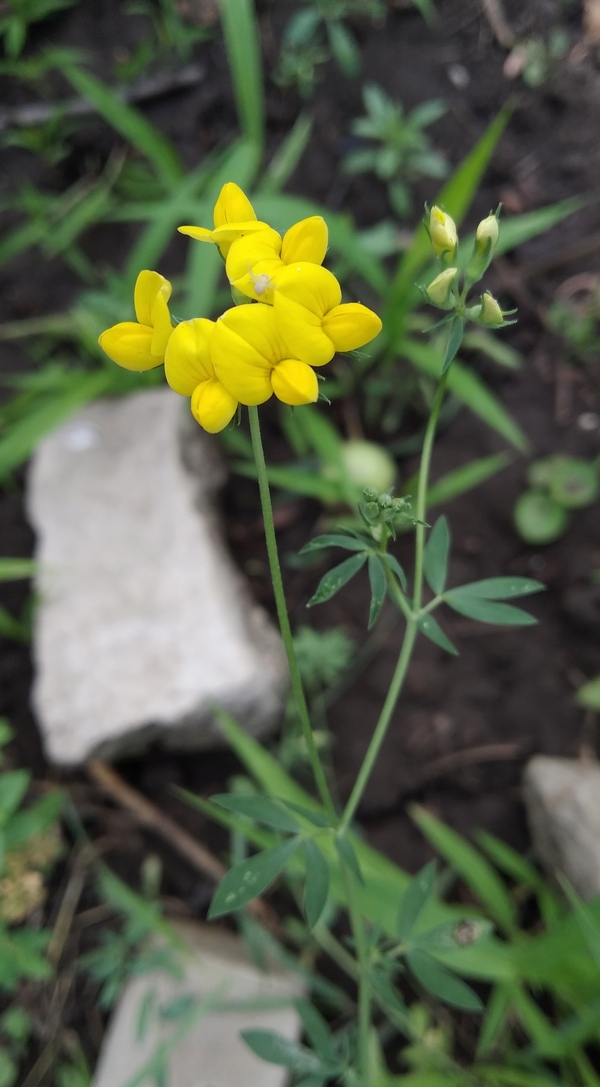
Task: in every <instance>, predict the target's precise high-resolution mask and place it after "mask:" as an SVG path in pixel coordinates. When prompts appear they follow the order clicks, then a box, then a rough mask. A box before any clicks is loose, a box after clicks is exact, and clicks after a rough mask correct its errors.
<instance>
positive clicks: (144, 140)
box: [62, 65, 183, 187]
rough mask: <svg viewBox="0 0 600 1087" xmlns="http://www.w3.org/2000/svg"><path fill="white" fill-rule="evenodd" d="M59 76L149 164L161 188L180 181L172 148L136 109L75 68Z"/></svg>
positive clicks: (180, 171)
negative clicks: (161, 182) (144, 157)
mask: <svg viewBox="0 0 600 1087" xmlns="http://www.w3.org/2000/svg"><path fill="white" fill-rule="evenodd" d="M62 74H63V75H64V76H66V78H67V79H68V80H69V83H71V84H72V85H73V87H74V88H75V90H76V91H77V93H78V94H80V95H81V96H82V98H87V100H88V102H91V104H92V105H93V107H94V109H95V110H97V112H98V113H99V114H100V116H101V117H103V118H104V120H105V121H106V122H107V124H109V125H110V126H111V127H112V128H114V129H115V131H116V132H119V133H120V135H121V136H124V137H125V139H126V140H128V141H129V142H130V143H131V144H133V146H134V147H135V148H136V150H137V151H139V152H140V153H141V154H142V155H145V156H146V158H148V159H149V160H150V162H152V164H153V166H154V168H155V170H156V173H157V176H158V177H159V178H160V179H161V181H163V182H164V184H165V186H167V187H168V186H169V185H173V184H176V183H177V182H178V181H179V180H180V178H181V176H182V174H183V167H182V165H181V162H180V160H179V156H178V155H177V152H176V151H175V148H174V147H173V145H172V144H171V143H169V141H168V140H167V139H165V137H164V136H163V135H162V133H161V132H159V131H158V129H156V128H154V126H153V125H151V124H150V122H149V121H147V120H146V118H145V117H144V116H143V114H141V113H140V112H139V110H137V109H135V108H134V107H133V106H130V105H129V104H128V103H127V102H124V101H123V100H122V99H121V98H119V96H118V95H117V94H116V93H115V91H113V90H112V89H111V88H110V87H107V86H105V84H104V83H101V82H100V80H98V79H96V77H95V76H93V75H92V74H91V73H90V72H86V71H85V70H84V69H83V68H80V67H79V66H77V65H67V66H65V67H64V68H63V69H62Z"/></svg>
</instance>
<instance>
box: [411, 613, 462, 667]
mask: <svg viewBox="0 0 600 1087" xmlns="http://www.w3.org/2000/svg"><path fill="white" fill-rule="evenodd" d="M417 626H418V628H419V630H420V631H421V634H424V635H425V637H426V638H429V641H430V642H433V643H434V645H437V646H439V647H440V649H445V650H446V653H452V654H453V655H454V656H455V657H457V656H458V649H457V648H456V646H455V645H452V642H451V641H450V639H449V638H448V637H447V635H446V634H444V631H443V630H442V628H441V626H440V625H439V623H438V621H437V619H434V618H433V615H422V616H421V618H420V619H419V621H418V623H417Z"/></svg>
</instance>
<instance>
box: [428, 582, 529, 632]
mask: <svg viewBox="0 0 600 1087" xmlns="http://www.w3.org/2000/svg"><path fill="white" fill-rule="evenodd" d="M444 601H445V603H446V604H448V605H449V606H450V607H451V608H453V609H454V611H457V612H458V613H459V615H466V617H467V618H468V619H475V620H477V621H478V622H480V623H497V624H498V625H500V626H503V625H507V626H517V627H529V626H534V625H535V624H536V623H537V619H536V618H535V616H533V615H530V614H529V613H528V612H526V611H522V610H521V608H514V607H513V605H512V604H497V603H496V602H495V601H492V600H482V599H481V598H480V597H477V596H473V595H472V594H471V593H462V592H461V590H460V589H449V590H448V592H446V593H444Z"/></svg>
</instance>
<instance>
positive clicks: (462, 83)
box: [446, 64, 471, 90]
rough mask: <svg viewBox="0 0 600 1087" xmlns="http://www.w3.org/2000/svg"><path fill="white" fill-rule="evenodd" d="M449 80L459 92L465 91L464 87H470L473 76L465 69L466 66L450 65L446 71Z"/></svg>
mask: <svg viewBox="0 0 600 1087" xmlns="http://www.w3.org/2000/svg"><path fill="white" fill-rule="evenodd" d="M446 72H447V75H448V79H449V80H450V82H451V83H452V84H453V85H454V86H455V87H458V89H459V90H463V89H464V87H468V86H469V83H470V82H471V74H470V72H469V71H468V70H467V69H466V68H465V66H464V64H449V65H448V68H447V69H446Z"/></svg>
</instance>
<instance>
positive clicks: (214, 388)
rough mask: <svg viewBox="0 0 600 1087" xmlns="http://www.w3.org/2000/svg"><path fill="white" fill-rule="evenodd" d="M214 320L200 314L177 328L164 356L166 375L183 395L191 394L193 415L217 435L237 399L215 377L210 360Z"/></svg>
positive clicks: (231, 415)
mask: <svg viewBox="0 0 600 1087" xmlns="http://www.w3.org/2000/svg"><path fill="white" fill-rule="evenodd" d="M214 329H215V323H214V321H207V320H205V318H203V317H198V318H196V320H193V321H182V322H181V324H179V325H177V328H176V329H175V330H174V332H173V334H172V336H171V339H170V340H169V344H168V346H167V353H166V355H165V377H166V379H167V381H168V383H169V385H170V386H171V388H172V389H173V390H174V391H175V392H176V393H179V395H180V396H189V397H191V402H190V406H191V409H192V415H193V416H194V418H195V419H196V421H197V422H198V423H200V426H201V427H204V430H208V432H209V433H210V434H217V433H218V431H219V430H223V428H224V427H226V426H227V424H228V423H229V422H230V421H231V419H232V418H233V416H234V415H235V413H236V410H237V406H238V405H237V400H236V399H235V398H234V397H233V396H231V395H230V393H228V392H227V390H226V389H225V388H224V387H223V385H222V384H221V382H220V381H218V380H217V378H216V377H215V370H214V366H213V364H212V362H211V359H210V341H211V339H212V336H213V332H214Z"/></svg>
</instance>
